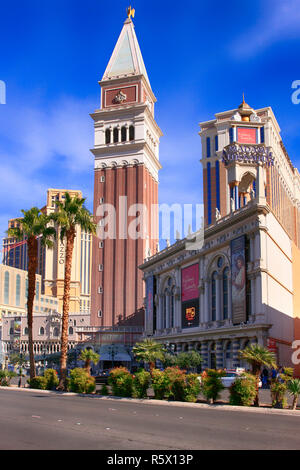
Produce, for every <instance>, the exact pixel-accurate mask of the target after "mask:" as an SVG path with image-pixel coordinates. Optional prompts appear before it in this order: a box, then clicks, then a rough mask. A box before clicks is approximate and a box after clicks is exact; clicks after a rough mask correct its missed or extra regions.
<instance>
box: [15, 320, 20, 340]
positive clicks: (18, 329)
mask: <svg viewBox="0 0 300 470" xmlns="http://www.w3.org/2000/svg"><path fill="white" fill-rule="evenodd" d="M20 334H21V318H16V319H15V321H14V336H20Z"/></svg>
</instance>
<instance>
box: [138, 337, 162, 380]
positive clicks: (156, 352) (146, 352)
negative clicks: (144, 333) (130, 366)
mask: <svg viewBox="0 0 300 470" xmlns="http://www.w3.org/2000/svg"><path fill="white" fill-rule="evenodd" d="M132 352H133V354H134V356H135V357H136V359H137V360H138V361H143V362H146V363H147V364H149V368H150V373H151V376H152V372H153V369H154V367H155V362H156V360H160V361H162V362H163V361H164V355H165V353H166V350H165V348H164V347H163V346H162V344H160V343H157V342H156V341H154V340H153V339H145V340H144V341H141V342H139V343H136V345H135V346H134V347H133V349H132Z"/></svg>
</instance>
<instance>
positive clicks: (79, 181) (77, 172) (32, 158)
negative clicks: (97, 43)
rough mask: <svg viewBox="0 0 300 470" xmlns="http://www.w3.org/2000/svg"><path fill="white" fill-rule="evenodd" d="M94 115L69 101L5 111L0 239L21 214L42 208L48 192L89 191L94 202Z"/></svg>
mask: <svg viewBox="0 0 300 470" xmlns="http://www.w3.org/2000/svg"><path fill="white" fill-rule="evenodd" d="M93 109H94V106H93V105H92V103H89V102H88V101H80V100H75V99H73V98H66V97H65V98H62V99H61V100H59V101H57V102H54V103H52V104H51V106H50V107H48V108H45V107H43V106H39V105H33V106H29V105H24V106H20V105H19V104H16V105H13V104H10V105H7V106H6V107H5V110H4V107H3V108H1V115H0V213H1V218H0V236H3V233H4V231H5V230H6V228H7V219H8V218H10V217H17V216H19V215H20V209H22V208H25V209H26V208H29V207H32V206H33V205H37V206H39V207H41V206H43V205H44V204H45V201H46V190H47V188H49V187H63V188H66V189H82V190H83V189H85V191H84V195H85V196H86V195H87V196H88V198H89V200H90V199H92V181H93V178H92V168H93V157H92V154H91V153H90V152H89V149H90V148H91V147H92V146H93V122H92V120H91V119H90V118H89V112H91V111H93ZM4 111H5V112H4ZM89 202H90V201H89ZM4 214H5V217H6V216H7V218H6V220H5V217H4Z"/></svg>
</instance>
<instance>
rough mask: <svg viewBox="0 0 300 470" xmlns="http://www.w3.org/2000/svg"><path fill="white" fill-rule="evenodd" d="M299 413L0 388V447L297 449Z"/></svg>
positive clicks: (32, 448)
mask: <svg viewBox="0 0 300 470" xmlns="http://www.w3.org/2000/svg"><path fill="white" fill-rule="evenodd" d="M299 425H300V414H299V416H298V415H297V416H295V415H292V416H286V415H279V414H263V413H259V412H253V411H251V412H245V411H242V410H241V411H225V410H221V409H215V408H211V409H203V408H202V409H201V408H199V409H195V408H189V407H184V406H168V405H156V404H155V405H150V404H145V403H134V402H122V401H120V400H118V399H115V400H101V399H99V398H97V397H96V396H95V397H81V396H67V395H57V394H47V393H41V392H39V391H25V390H24V391H21V390H20V391H15V390H3V389H1V390H0V449H1V450H100V449H103V450H104V449H105V450H115V449H118V450H129V449H131V450H142V449H143V450H148V449H150V450H153V449H155V450H159V449H164V450H170V449H173V450H196V449H198V450H204V449H207V450H209V449H224V450H225V449H232V450H237V449H241V450H247V449H248V450H249V449H252V450H253V449H264V450H273V449H297V450H298V449H300V435H299Z"/></svg>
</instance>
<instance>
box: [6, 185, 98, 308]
mask: <svg viewBox="0 0 300 470" xmlns="http://www.w3.org/2000/svg"><path fill="white" fill-rule="evenodd" d="M66 192H68V193H69V194H70V195H71V197H74V196H78V197H82V193H81V191H74V190H66V189H48V191H47V202H46V205H45V206H44V207H43V208H42V209H41V210H42V211H44V212H45V213H46V214H51V212H53V211H54V210H55V208H56V204H55V202H56V201H61V202H62V201H63V200H64V198H65V193H66ZM16 224H17V219H11V220H10V221H9V223H8V227H9V228H10V227H14V226H16ZM76 230H77V231H76V239H75V245H74V252H73V261H72V277H71V299H70V312H71V313H90V309H91V306H90V305H91V266H92V237H91V235H89V234H87V233H85V232H84V231H82V230H81V229H80V227H77V229H76ZM38 250H39V255H38V256H39V264H38V270H37V274H39V275H40V276H41V292H42V293H43V294H45V295H47V296H52V297H54V298H56V299H58V308H57V310H58V311H59V312H62V303H63V290H64V270H65V243H63V242H61V240H60V238H59V236H58V237H57V239H56V241H55V245H54V248H46V247H43V246H42V245H41V243H40V241H39V244H38ZM2 263H3V265H6V266H11V267H14V268H19V269H23V270H27V266H28V255H27V243H26V240H22V241H18V240H16V239H14V238H13V237H6V238H4V240H3V261H2Z"/></svg>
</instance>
